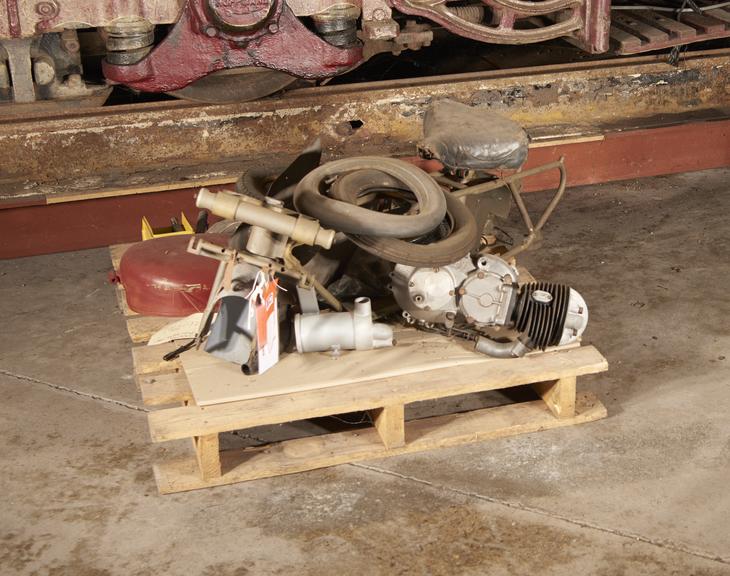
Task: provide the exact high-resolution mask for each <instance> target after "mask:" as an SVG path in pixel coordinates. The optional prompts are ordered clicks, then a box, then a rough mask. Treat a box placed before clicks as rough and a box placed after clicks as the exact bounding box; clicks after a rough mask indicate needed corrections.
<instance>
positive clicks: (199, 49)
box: [0, 0, 730, 103]
mask: <svg viewBox="0 0 730 576" xmlns="http://www.w3.org/2000/svg"><path fill="white" fill-rule="evenodd" d="M671 1H672V0H666V2H671ZM710 1H711V0H706V1H705V3H704V4H703V3H702V0H699V2H698V3H695V2H690V3H689V5H690V6H691V7H689V8H687V7H682V8H680V7H678V6H673V5H669V4H666V3H665V4H664V5H653V4H651V3H650V5H649V6H647V5H646V4H643V3H642V5H640V6H626V5H623V6H611V0H540V1H533V0H344V1H343V0H158V1H155V2H146V1H144V0H101V1H92V0H39V1H33V0H29V1H25V0H3V1H2V2H0V100H3V99H4V100H5V101H10V102H16V103H20V102H32V101H35V100H55V99H68V98H82V97H84V98H94V97H96V98H102V97H104V95H105V93H107V92H108V88H107V87H106V86H93V85H89V84H87V82H86V79H85V77H84V75H83V70H82V60H81V55H82V52H83V51H84V50H92V51H96V53H98V55H100V56H103V58H104V59H103V73H104V76H105V78H106V81H107V83H108V84H109V85H113V84H123V85H126V86H129V87H131V88H133V89H135V90H139V91H142V92H171V93H173V94H175V95H178V96H182V97H187V98H191V99H195V100H203V101H228V100H245V99H254V98H258V97H261V96H264V95H266V94H269V93H273V92H276V91H278V90H280V89H282V88H283V87H286V86H287V85H289V84H290V83H291V82H292V81H293V80H294V79H295V78H305V79H312V80H316V79H323V78H328V77H332V76H336V75H339V74H342V73H344V72H347V71H349V70H351V69H352V68H354V67H356V66H358V65H359V64H361V63H362V62H364V61H365V60H367V59H368V58H370V57H371V56H373V55H374V54H378V53H381V52H392V53H394V54H399V53H400V52H401V51H402V50H405V49H411V50H417V49H419V48H421V47H423V46H428V45H430V44H431V42H432V40H433V36H434V30H435V29H437V28H445V29H447V30H449V31H450V32H451V33H453V34H456V35H458V36H462V37H466V38H470V39H473V40H476V41H481V42H487V43H496V44H527V43H534V42H541V41H545V40H550V39H555V38H564V39H566V40H568V41H570V42H572V43H573V44H576V45H578V46H579V47H580V48H582V49H583V50H585V51H587V52H590V53H600V52H605V51H607V50H608V49H609V47H613V48H614V49H615V51H617V52H619V53H635V52H642V51H647V50H654V49H657V48H666V47H669V46H673V45H679V44H686V43H688V42H694V41H698V40H704V39H707V38H719V37H724V36H728V35H730V11H728V10H726V9H725V7H726V5H727V3H719V4H709V2H710ZM682 6H684V4H683V5H682ZM647 8H649V9H650V10H647ZM612 16H613V17H612ZM165 28H168V30H167V34H166V35H165V34H164V32H165ZM81 29H92V30H94V31H95V34H96V41H89V42H86V43H82V42H80V41H79V34H78V31H79V30H81ZM82 44H85V45H82ZM86 44H88V46H87V45H86ZM231 70H235V71H242V70H243V71H245V72H246V73H245V74H230V73H229V74H227V75H226V74H225V73H224V72H225V71H231ZM252 71H253V73H251V72H252ZM216 72H217V73H218V74H217V75H214V76H212V77H208V76H209V75H211V74H213V73H216Z"/></svg>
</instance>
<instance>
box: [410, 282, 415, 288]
mask: <svg viewBox="0 0 730 576" xmlns="http://www.w3.org/2000/svg"><path fill="white" fill-rule="evenodd" d="M415 285H416V283H415V282H409V283H408V287H409V288H413V287H414V286H415Z"/></svg>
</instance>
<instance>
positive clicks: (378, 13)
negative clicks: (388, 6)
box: [373, 8, 386, 20]
mask: <svg viewBox="0 0 730 576" xmlns="http://www.w3.org/2000/svg"><path fill="white" fill-rule="evenodd" d="M373 18H375V20H385V18H386V14H385V10H383V9H382V8H377V9H375V10H373Z"/></svg>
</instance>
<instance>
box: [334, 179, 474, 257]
mask: <svg viewBox="0 0 730 576" xmlns="http://www.w3.org/2000/svg"><path fill="white" fill-rule="evenodd" d="M442 193H443V194H444V198H445V200H446V210H447V212H448V214H449V216H450V217H451V220H452V223H453V228H452V231H451V234H450V235H449V236H448V237H447V238H444V239H443V240H439V241H437V242H432V243H430V244H414V243H412V242H407V241H405V240H400V239H398V238H380V237H377V236H361V235H353V234H348V235H347V237H348V238H349V239H350V240H351V241H352V242H354V243H355V244H356V245H357V246H359V247H360V248H362V249H363V250H365V251H366V252H370V253H371V254H374V255H375V256H378V257H380V258H383V259H384V260H388V261H389V262H395V263H396V264H406V265H408V266H417V267H434V266H446V265H447V264H453V263H454V262H456V261H458V260H460V259H461V258H463V257H464V256H466V255H467V254H469V253H470V252H472V251H473V250H475V249H476V248H477V246H478V245H479V231H478V230H477V224H476V220H475V219H474V215H473V214H472V213H471V211H470V210H469V209H468V208H467V207H466V206H465V205H464V204H462V202H461V201H460V200H459V199H458V198H455V197H453V196H452V195H451V194H449V193H448V192H442Z"/></svg>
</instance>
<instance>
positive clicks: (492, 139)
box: [418, 100, 529, 170]
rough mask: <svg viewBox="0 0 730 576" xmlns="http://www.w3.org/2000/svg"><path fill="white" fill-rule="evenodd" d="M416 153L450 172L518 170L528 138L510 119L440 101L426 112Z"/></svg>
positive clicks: (464, 105)
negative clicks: (422, 134)
mask: <svg viewBox="0 0 730 576" xmlns="http://www.w3.org/2000/svg"><path fill="white" fill-rule="evenodd" d="M423 133H424V138H423V140H422V141H421V142H420V143H419V145H418V149H419V151H420V152H421V154H422V155H423V156H424V157H426V158H435V159H437V160H440V161H441V163H442V164H444V165H445V166H446V167H447V168H449V169H451V170H493V169H499V168H519V167H520V166H522V164H523V163H524V162H525V160H526V159H527V148H528V144H529V137H528V136H527V133H526V132H525V131H524V129H523V128H522V127H521V126H520V125H519V124H517V123H516V122H514V121H513V120H510V119H509V118H505V117H504V116H502V115H501V114H498V113H496V112H493V111H492V110H489V109H487V108H483V107H480V108H475V107H472V106H467V105H466V104H461V103H460V102H454V101H453V100H439V101H437V102H434V103H433V104H432V105H431V106H430V107H429V109H428V111H427V112H426V117H425V118H424V121H423Z"/></svg>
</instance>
